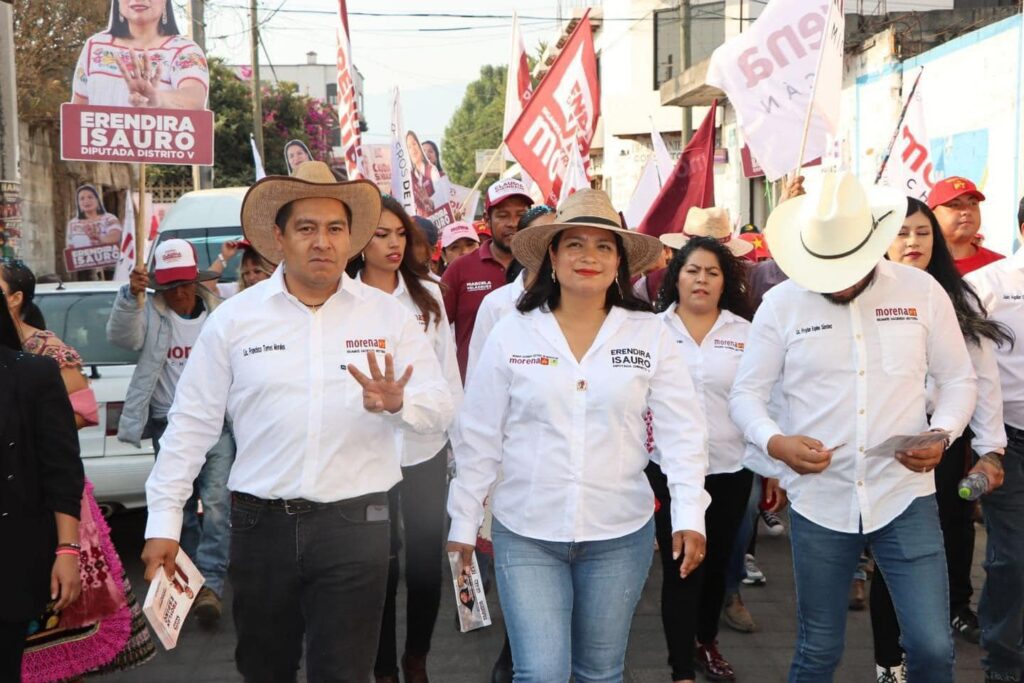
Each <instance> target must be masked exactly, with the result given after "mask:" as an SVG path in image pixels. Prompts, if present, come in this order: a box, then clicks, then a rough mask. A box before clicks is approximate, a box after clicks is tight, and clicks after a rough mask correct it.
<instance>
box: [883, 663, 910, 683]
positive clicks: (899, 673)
mask: <svg viewBox="0 0 1024 683" xmlns="http://www.w3.org/2000/svg"><path fill="white" fill-rule="evenodd" d="M875 675H876V677H877V678H876V681H877V683H906V680H907V674H906V670H905V669H904V668H903V665H902V664H900V665H899V666H879V665H878V664H875Z"/></svg>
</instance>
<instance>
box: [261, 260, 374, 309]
mask: <svg viewBox="0 0 1024 683" xmlns="http://www.w3.org/2000/svg"><path fill="white" fill-rule="evenodd" d="M260 286H261V287H263V292H262V294H263V301H268V300H269V299H270V298H271V297H273V296H276V295H281V296H284V297H286V298H290V299H293V300H295V301H298V299H297V298H296V297H295V295H294V294H292V293H291V292H289V291H288V288H287V287H286V286H285V282H284V263H283V262H282V263H280V264H278V266H277V268H276V269H275V270H274V274H273V275H271V276H270V278H269V279H268V280H266V281H265V282H263V283H261V285H260ZM365 294H366V285H364V284H363V283H362V282H360V281H358V280H353V279H352V278H350V277H349V276H348V274H347V273H342V274H341V284H340V285H339V287H338V291H337V292H335V293H334V294H332V295H331V297H330V298H329V299H328V300H327V302H330V301H331V300H333V299H335V298H336V297H339V296H346V295H352V296H354V297H356V298H357V299H359V300H363V299H364V298H365ZM327 302H325V303H327ZM300 303H301V302H300Z"/></svg>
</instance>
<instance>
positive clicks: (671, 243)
mask: <svg viewBox="0 0 1024 683" xmlns="http://www.w3.org/2000/svg"><path fill="white" fill-rule="evenodd" d="M691 237H710V238H712V239H716V240H718V241H719V242H721V243H722V244H724V245H725V246H726V247H727V248H728V249H729V251H731V252H732V254H733V256H743V255H744V254H749V253H750V252H751V251H753V249H754V246H753V245H752V244H750V243H749V242H745V241H743V240H741V239H736V236H735V235H733V234H732V220H730V218H729V209H724V208H721V207H717V206H712V207H710V208H707V209H702V208H700V207H699V206H693V207H690V210H689V211H687V212H686V222H685V223H684V224H683V231H682V232H667V233H664V234H663V235H661V236H660V237H659V238H658V239H660V240H661V243H662V244H664V245H665V246H666V247H669V248H671V249H682V248H683V245H684V244H686V243H687V242H689V241H690V238H691Z"/></svg>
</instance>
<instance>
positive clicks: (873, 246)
mask: <svg viewBox="0 0 1024 683" xmlns="http://www.w3.org/2000/svg"><path fill="white" fill-rule="evenodd" d="M867 194H868V203H869V205H870V207H871V215H872V216H873V217H874V219H875V220H876V221H878V225H877V226H876V227H875V229H874V230H873V231H872V233H871V236H870V237H869V238H868V239H867V241H866V242H864V244H863V245H862V246H861V247H860V248H859V249H857V251H855V252H854V253H852V254H850V255H849V256H844V257H843V258H833V259H823V258H820V257H818V256H814V255H813V254H811V253H810V252H808V251H807V249H806V248H805V247H804V245H803V243H802V241H801V239H800V231H801V228H802V227H803V226H802V225H801V221H800V214H801V209H802V208H803V206H804V204H805V202H807V201H811V200H812V199H811V197H810V195H801V196H799V197H794V198H793V199H789V200H787V201H785V202H783V203H782V204H780V205H779V206H778V207H777V208H776V209H775V210H774V211H773V212H772V213H771V215H770V216H768V222H767V225H766V226H765V230H764V237H765V241H766V242H767V244H768V249H769V251H771V254H772V258H774V259H775V262H776V263H777V264H778V265H779V268H781V269H782V272H783V273H785V274H786V275H787V276H788V277H789V278H790V279H791V280H793V281H794V282H796V283H797V284H798V285H800V286H801V287H803V288H805V289H807V290H810V291H812V292H818V293H822V294H831V293H834V292H840V291H842V290H844V289H847V288H848V287H852V286H853V285H855V284H857V283H858V282H860V280H861V279H863V278H864V277H865V276H866V275H867V274H868V273H870V272H871V270H872V269H873V268H874V267H875V266H876V265H878V262H879V261H880V260H881V259H882V256H883V255H884V254H885V252H886V251H887V250H888V249H889V246H890V245H891V244H892V242H893V240H894V239H896V235H897V234H899V231H900V228H901V227H902V226H903V220H904V218H905V217H906V214H907V198H906V196H904V195H903V194H902V193H901V192H899V191H898V190H894V189H892V188H888V187H877V186H874V187H871V188H869V189H868V193H867ZM858 229H861V230H862V229H863V226H859V228H858Z"/></svg>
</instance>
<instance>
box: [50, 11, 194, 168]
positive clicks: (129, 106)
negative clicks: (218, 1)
mask: <svg viewBox="0 0 1024 683" xmlns="http://www.w3.org/2000/svg"><path fill="white" fill-rule="evenodd" d="M209 89H210V71H209V66H208V64H207V61H206V55H205V54H204V53H203V51H202V49H200V47H199V46H198V45H197V44H196V43H195V42H193V41H192V40H191V39H189V38H187V37H185V36H184V35H181V32H180V31H179V29H178V24H177V21H176V20H175V18H174V4H173V2H172V0H110V19H109V23H108V25H107V28H106V30H105V31H102V32H100V33H97V34H95V35H93V36H91V37H90V38H89V39H88V40H86V42H85V45H83V46H82V51H81V53H80V55H79V58H78V64H77V65H76V67H75V72H74V76H73V79H72V89H71V101H70V102H68V103H66V104H64V105H62V106H61V158H62V159H65V160H76V161H119V162H141V163H155V164H194V165H199V166H211V165H213V112H211V111H209V110H208V109H207V101H208V96H209Z"/></svg>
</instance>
